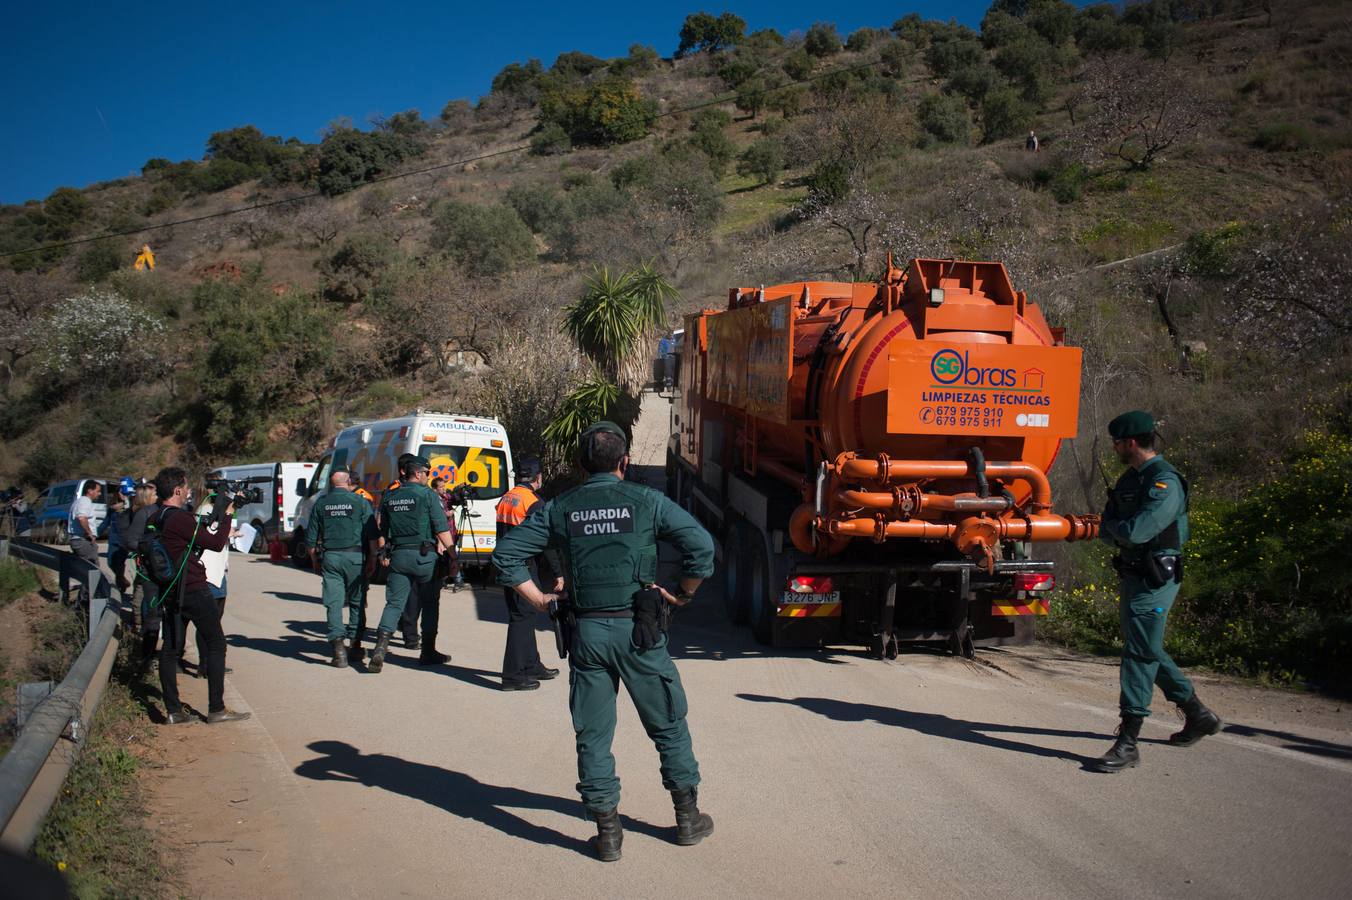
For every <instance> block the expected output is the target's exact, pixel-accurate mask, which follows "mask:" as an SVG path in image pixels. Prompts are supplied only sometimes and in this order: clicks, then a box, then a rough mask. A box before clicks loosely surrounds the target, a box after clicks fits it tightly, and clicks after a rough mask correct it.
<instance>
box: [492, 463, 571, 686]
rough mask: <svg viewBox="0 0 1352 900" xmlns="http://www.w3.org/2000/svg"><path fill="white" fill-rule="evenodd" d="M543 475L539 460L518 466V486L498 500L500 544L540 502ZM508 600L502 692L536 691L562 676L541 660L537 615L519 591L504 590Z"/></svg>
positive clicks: (534, 574)
mask: <svg viewBox="0 0 1352 900" xmlns="http://www.w3.org/2000/svg"><path fill="white" fill-rule="evenodd" d="M544 480H545V478H544V473H543V471H542V469H541V466H540V460H538V459H537V458H535V457H534V456H525V457H522V458H521V459H520V460H518V461H517V464H516V486H515V487H513V488H512V489H511V490H510V491H508V492H507V493H505V494H503V495H502V499H500V500H498V506H497V519H498V540H499V541H501V540H502V539H503V538H505V537H506V536H507V535H508V534H510V533H511V531H512V529H513V528H516V527H517V526H518V525H520V524H521V523H522V522H524V521H526V516H528V515H530V512H531V510H532V509H534V508H535V507H536V505H537V504H539V502H540V497H539V494H538V491H539V490H540V488H541V487H542V486H543V485H544ZM535 566H536V563H535V561H534V560H532V561H531V562H530V563H529V564H528V570H529V571H530V574H531V577H532V578H536V577H537V571H536V568H535ZM540 580H541V581H543V582H544V583H545V584H553V583H554V578H553V576H552V575H549V576H548V577H544V578H541V579H540ZM502 592H503V594H504V595H505V597H506V599H507V648H506V649H505V650H504V651H503V654H502V689H503V690H504V691H533V690H535V689H536V688H538V687H539V686H540V682H541V681H548V680H549V679H551V678H555V677H557V676H558V674H559V670H558V669H551V668H549V667H547V666H546V665H545V664H544V662H543V661H542V660H541V659H540V648H539V645H538V644H536V641H535V620H536V617H537V615H538V613H537V611H536V610H535V608H534V607H532V606H531V605H530V604H528V603H526V602H525V601H523V600H521V598H520V597H518V596H517V593H516V591H514V590H512V589H511V588H509V587H504V588H503V589H502Z"/></svg>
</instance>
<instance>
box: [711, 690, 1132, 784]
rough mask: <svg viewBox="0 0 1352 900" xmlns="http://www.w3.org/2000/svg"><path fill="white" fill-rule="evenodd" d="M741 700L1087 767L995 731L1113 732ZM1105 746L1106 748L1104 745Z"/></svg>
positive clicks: (818, 702) (844, 705) (1077, 758)
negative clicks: (790, 707) (796, 708)
mask: <svg viewBox="0 0 1352 900" xmlns="http://www.w3.org/2000/svg"><path fill="white" fill-rule="evenodd" d="M737 696H738V697H739V698H740V699H742V700H750V701H751V702H753V703H782V704H785V705H788V706H797V707H799V708H801V709H805V710H807V711H808V712H811V713H816V714H817V715H819V716H825V717H826V718H828V719H833V720H834V721H837V722H867V721H873V722H877V723H878V724H880V725H889V726H892V727H894V728H907V729H910V730H911V731H916V732H919V733H920V734H924V735H929V736H930V737H939V738H947V739H949V740H954V741H962V742H964V743H968V744H978V745H980V746H983V747H994V748H996V749H998V750H1008V751H1010V752H1012V753H1026V754H1028V755H1029V756H1041V757H1044V758H1046V759H1060V760H1065V761H1067V762H1074V763H1079V764H1080V765H1081V766H1083V767H1086V768H1088V767H1089V766H1090V764H1091V763H1093V761H1094V759H1095V757H1090V756H1081V755H1080V754H1078V753H1071V752H1070V751H1069V750H1057V749H1054V748H1052V747H1043V746H1040V745H1038V744H1028V743H1024V742H1023V741H1016V740H1012V739H1010V738H1006V737H1000V736H998V735H1005V734H1018V735H1043V736H1046V737H1069V738H1092V739H1094V740H1104V741H1110V740H1112V735H1105V734H1100V733H1099V732H1096V731H1065V730H1062V729H1059V728H1029V727H1027V726H1023V725H999V724H996V723H993V722H969V721H967V720H966V719H954V718H950V717H949V716H945V715H940V714H939V713H922V712H912V711H910V710H905V709H896V708H893V707H889V706H875V705H873V704H871V703H851V702H848V701H845V700H831V699H828V698H826V697H795V698H794V699H792V700H789V699H786V698H783V697H767V696H765V695H763V694H738V695H737ZM1105 749H1106V748H1105Z"/></svg>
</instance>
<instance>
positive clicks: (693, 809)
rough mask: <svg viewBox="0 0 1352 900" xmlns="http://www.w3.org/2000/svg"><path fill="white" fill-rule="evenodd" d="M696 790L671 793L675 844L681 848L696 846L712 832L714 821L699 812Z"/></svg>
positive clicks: (687, 789) (688, 789) (706, 814)
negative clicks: (674, 819) (674, 814)
mask: <svg viewBox="0 0 1352 900" xmlns="http://www.w3.org/2000/svg"><path fill="white" fill-rule="evenodd" d="M697 794H698V789H697V788H686V789H685V790H683V791H672V792H671V804H672V805H673V806H674V807H676V843H678V844H680V845H681V846H682V847H689V846H690V845H692V844H698V843H699V842H700V841H702V840H704V839H705V838H706V837H708V836H709V835H711V834H713V832H714V820H713V818H712V817H710V816H709V814H708V813H702V812H700V811H699V805H698V803H697V802H696V801H697V800H698V796H697Z"/></svg>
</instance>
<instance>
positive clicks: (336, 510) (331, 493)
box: [306, 466, 376, 669]
mask: <svg viewBox="0 0 1352 900" xmlns="http://www.w3.org/2000/svg"><path fill="white" fill-rule="evenodd" d="M351 488H352V484H351V476H350V475H349V473H348V471H347V469H345V468H344V467H342V466H335V467H334V469H333V471H332V472H331V473H330V474H329V489H328V490H327V491H325V492H324V493H323V494H322V495H321V496H320V497H319V499H318V500H317V501H316V502H315V506H314V509H313V510H312V511H311V513H310V527H309V533H308V534H306V541H307V543H309V545H310V556H311V559H312V561H313V563H314V568H315V570H316V571H319V572H320V573H321V574H322V575H323V576H324V593H323V598H324V609H325V610H326V611H327V612H328V624H329V631H328V638H329V643H330V644H332V645H333V659H332V660H331V661H330V665H332V666H334V667H336V668H342V669H345V668H347V647H346V646H345V645H344V643H343V639H344V638H347V639H348V640H349V641H351V642H352V648H353V650H354V651H355V650H357V649H359V647H360V640H361V630H360V629H361V620H362V618H363V615H362V600H363V596H362V581H363V570H364V568H365V557H366V554H367V553H371V554H374V552H375V543H376V530H375V514H374V513H373V512H372V510H371V504H370V503H368V502H366V500H365V499H363V498H362V497H359V496H357V495H356V494H355V493H353V491H352V489H351ZM344 609H346V610H347V627H346V629H345V628H344V627H343V610H344Z"/></svg>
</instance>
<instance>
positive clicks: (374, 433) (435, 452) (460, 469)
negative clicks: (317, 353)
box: [291, 409, 514, 566]
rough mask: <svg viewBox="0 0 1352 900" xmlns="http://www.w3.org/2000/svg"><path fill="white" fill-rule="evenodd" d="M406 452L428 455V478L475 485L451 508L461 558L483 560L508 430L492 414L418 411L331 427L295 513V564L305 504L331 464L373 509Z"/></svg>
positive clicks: (505, 476) (491, 535)
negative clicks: (347, 474)
mask: <svg viewBox="0 0 1352 900" xmlns="http://www.w3.org/2000/svg"><path fill="white" fill-rule="evenodd" d="M405 453H415V454H418V455H419V456H425V457H427V459H428V460H429V461H431V463H432V471H431V473H430V474H429V476H428V481H429V482H430V481H431V479H433V478H438V477H441V478H446V479H448V480H449V481H450V483H451V486H452V487H456V486H459V485H462V484H467V485H469V486H470V487H472V488H474V494H475V497H474V499H473V500H471V501H470V502H469V504H468V505H467V506H456V507H453V508H452V511H453V512H454V519H455V526H456V529H457V530H458V531H459V532H460V562H461V564H462V565H471V566H473V565H487V564H488V557H489V556H491V555H492V553H493V547H494V546H495V545H496V543H497V515H496V512H495V510H496V507H497V505H498V499H499V498H500V497H501V496H502V495H503V494H504V493H506V492H507V490H508V489H509V488H510V487H511V486H512V484H513V481H512V476H513V474H514V472H513V468H512V449H511V446H510V444H508V442H507V430H506V429H505V428H503V427H502V424H501V423H500V422H498V420H497V419H485V418H480V417H477V416H466V415H460V414H458V413H440V412H431V411H428V410H423V409H419V410H416V411H415V412H413V413H412V414H411V415H407V416H402V417H400V418H397V419H382V420H380V421H378V422H359V423H357V424H355V425H350V426H348V427H347V428H344V429H343V430H342V431H340V432H338V435H337V436H336V437H335V438H334V439H333V441H332V444H331V449H330V450H329V451H328V452H327V453H325V454H324V457H323V459H321V460H320V461H319V468H318V470H317V471H316V472H315V475H314V478H313V479H312V480H311V482H310V487H309V491H308V492H307V494H306V497H305V499H304V500H302V501H301V504H300V506H299V508H298V509H297V511H296V528H295V532H294V533H293V535H292V539H291V556H292V558H293V559H295V560H296V561H297V562H298V563H301V562H302V561H303V560H304V559H305V558H306V554H308V553H309V548H308V546H307V545H306V543H305V529H306V527H307V524H308V523H309V519H310V510H311V509H312V508H313V507H314V505H315V499H316V498H317V497H318V496H319V494H320V492H321V491H323V490H324V489H325V488H327V487H328V482H329V472H331V471H332V470H333V467H334V466H335V465H341V466H347V467H348V469H349V470H350V471H351V472H352V473H353V474H354V476H355V478H356V480H357V482H358V483H360V484H361V486H362V487H364V488H365V489H366V490H367V491H369V492H370V493H371V494H372V496H374V497H375V498H376V506H377V507H379V505H380V498H381V495H382V494H383V493H384V492H385V490H386V489H388V488H389V486H390V484H391V483H392V482H393V481H395V480H396V479H398V477H399V466H398V462H399V457H400V456H402V455H403V454H405Z"/></svg>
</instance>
